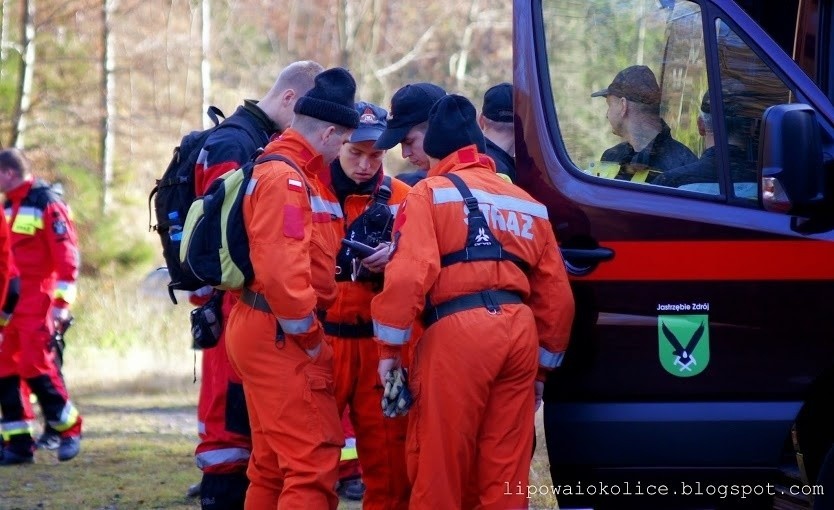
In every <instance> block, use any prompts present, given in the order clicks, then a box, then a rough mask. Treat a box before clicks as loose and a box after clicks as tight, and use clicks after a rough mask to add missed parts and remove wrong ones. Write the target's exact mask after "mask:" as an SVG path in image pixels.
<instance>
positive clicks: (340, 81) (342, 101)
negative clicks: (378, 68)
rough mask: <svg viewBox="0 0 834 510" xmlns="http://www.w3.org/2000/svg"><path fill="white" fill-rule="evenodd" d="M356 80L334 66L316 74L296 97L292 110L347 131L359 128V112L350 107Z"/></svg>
mask: <svg viewBox="0 0 834 510" xmlns="http://www.w3.org/2000/svg"><path fill="white" fill-rule="evenodd" d="M355 94H356V81H355V80H354V79H353V76H351V75H350V73H349V72H348V71H347V70H346V69H342V68H341V67H334V68H331V69H327V70H325V71H322V72H320V73H319V74H317V75H316V79H315V84H314V85H313V88H312V89H310V90H309V91H308V92H307V93H306V94H304V95H303V96H301V97H299V98H298V101H296V102H295V107H294V108H293V111H294V112H295V113H297V114H299V115H306V116H308V117H313V118H316V119H319V120H323V121H325V122H332V123H333V124H338V125H340V126H344V127H347V128H351V129H356V128H357V127H359V112H357V111H356V109H355V108H354V107H353V98H354V95H355Z"/></svg>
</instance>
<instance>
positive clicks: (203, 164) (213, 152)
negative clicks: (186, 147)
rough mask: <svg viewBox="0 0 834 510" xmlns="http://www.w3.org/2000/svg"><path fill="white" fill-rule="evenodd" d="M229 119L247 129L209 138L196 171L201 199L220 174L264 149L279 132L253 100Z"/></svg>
mask: <svg viewBox="0 0 834 510" xmlns="http://www.w3.org/2000/svg"><path fill="white" fill-rule="evenodd" d="M232 118H234V119H236V120H237V121H238V122H240V123H241V124H245V125H246V126H247V128H246V129H235V128H232V129H218V130H216V131H214V132H213V133H212V134H211V135H210V136H209V137H208V139H207V140H206V143H205V145H204V146H203V152H202V153H201V154H200V157H199V158H198V159H197V166H196V168H195V176H194V177H195V178H194V185H195V186H194V187H195V192H196V193H197V196H202V195H203V194H204V193H205V192H206V190H208V187H209V186H210V185H211V183H212V182H214V180H215V179H217V178H218V177H220V176H221V175H223V174H225V173H226V172H228V171H229V170H235V169H237V168H240V167H241V166H243V165H244V164H245V163H246V162H247V161H249V159H250V158H251V157H252V155H253V154H254V153H255V150H257V149H258V148H261V147H265V146H266V144H267V143H269V139H270V138H271V137H272V135H274V134H275V133H277V132H278V125H277V124H275V122H273V121H272V119H270V118H269V117H268V116H267V115H266V113H264V111H263V110H261V109H260V108H259V107H258V105H257V102H256V101H251V100H248V99H247V100H245V101H244V103H243V105H242V106H238V108H237V110H235V113H234V114H232V115H230V116H229V118H228V119H227V120H229V119H232ZM250 132H251V134H250ZM253 134H254V135H255V136H252V135H253Z"/></svg>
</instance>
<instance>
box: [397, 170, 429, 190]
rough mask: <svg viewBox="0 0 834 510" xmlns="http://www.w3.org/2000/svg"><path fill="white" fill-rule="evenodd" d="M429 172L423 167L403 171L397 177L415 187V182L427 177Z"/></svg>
mask: <svg viewBox="0 0 834 510" xmlns="http://www.w3.org/2000/svg"><path fill="white" fill-rule="evenodd" d="M428 173H429V171H428V170H424V169H422V168H421V169H420V170H415V171H413V172H403V173H401V174H397V176H396V178H397V179H399V180H401V181H403V182H404V183H406V184H408V185H409V186H412V187H413V186H414V185H415V184H417V183H418V182H420V181H422V180H423V179H425V178H426V174H428Z"/></svg>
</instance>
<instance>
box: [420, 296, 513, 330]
mask: <svg viewBox="0 0 834 510" xmlns="http://www.w3.org/2000/svg"><path fill="white" fill-rule="evenodd" d="M519 303H523V300H522V299H521V296H519V295H518V294H516V293H515V292H510V291H508V290H484V291H481V292H475V293H473V294H466V295H463V296H460V297H456V298H454V299H450V300H448V301H444V302H443V303H440V304H439V305H437V306H426V309H425V311H424V312H423V325H424V326H425V327H427V328H428V327H429V326H431V325H432V324H434V323H435V322H437V321H439V320H440V319H442V318H443V317H446V316H448V315H452V314H453V313H458V312H463V311H465V310H472V309H473V308H480V307H484V308H486V309H487V310H488V311H489V313H491V314H493V315H494V314H496V313H498V312H500V311H501V305H510V304H519Z"/></svg>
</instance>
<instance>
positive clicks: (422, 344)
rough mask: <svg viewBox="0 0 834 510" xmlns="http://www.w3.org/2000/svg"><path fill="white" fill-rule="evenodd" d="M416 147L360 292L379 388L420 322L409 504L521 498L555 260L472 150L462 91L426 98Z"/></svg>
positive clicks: (521, 204) (564, 333)
mask: <svg viewBox="0 0 834 510" xmlns="http://www.w3.org/2000/svg"><path fill="white" fill-rule="evenodd" d="M423 147H424V149H425V151H426V154H427V155H428V156H429V162H430V167H429V172H428V176H427V177H426V179H424V180H422V181H420V182H419V183H418V184H417V185H415V186H414V187H413V188H412V190H411V191H410V192H409V194H408V195H407V196H406V200H405V202H404V203H403V205H402V206H401V207H400V210H399V213H398V214H397V219H396V222H395V224H394V233H393V244H392V247H391V258H390V261H389V263H388V266H386V268H385V284H384V287H383V290H382V292H381V293H380V294H379V295H377V297H376V298H374V300H373V302H372V303H371V315H372V317H373V323H374V334H375V337H376V339H377V341H378V342H379V344H380V362H379V374H380V378H381V380H382V381H383V385H384V384H385V380H386V375H387V374H389V372H391V371H392V370H395V369H397V368H398V367H399V363H400V359H401V351H402V349H403V346H404V345H405V344H406V343H407V342H408V340H409V338H410V333H411V330H412V327H413V323H414V321H415V320H416V319H417V318H418V317H417V315H418V314H419V313H420V312H421V311H422V317H421V318H422V324H423V326H424V327H425V331H424V332H423V334H422V336H421V337H420V341H419V342H418V343H417V344H416V345H415V346H414V347H413V348H412V349H411V355H412V359H411V372H410V374H409V376H410V379H411V381H410V385H409V386H410V388H411V389H412V392H413V393H416V394H417V395H418V396H417V398H415V399H414V407H413V409H411V415H410V417H409V431H408V436H407V439H406V440H407V442H408V443H409V445H408V447H407V451H408V455H409V458H408V465H409V473H410V474H411V475H412V480H411V482H412V484H413V485H412V492H411V500H410V502H409V508H410V509H412V510H414V509H418V510H419V509H432V510H434V509H437V508H447V507H448V506H449V502H450V501H455V502H458V503H456V506H457V507H459V508H526V506H527V503H528V502H527V494H526V493H523V494H519V493H518V492H520V491H506V486H507V485H506V484H507V483H509V486H513V487H515V486H521V487H526V486H527V483H528V477H529V469H530V460H531V459H530V451H531V449H532V446H533V431H534V428H533V417H534V414H535V412H536V410H537V409H538V407H539V405H540V404H541V397H542V391H543V388H544V383H543V381H544V378H545V375H546V374H547V372H548V371H549V370H551V369H553V368H554V367H556V366H558V365H559V364H560V363H561V360H562V356H563V354H564V351H565V349H566V348H567V343H568V339H569V337H570V327H571V322H572V320H573V313H574V303H573V296H572V294H571V289H570V285H569V283H568V279H567V275H566V272H565V267H564V263H563V262H562V259H561V257H560V255H559V248H558V245H557V244H556V239H555V237H554V234H553V229H552V226H551V224H550V222H549V221H548V218H547V209H546V208H545V207H544V205H542V204H541V203H539V202H536V201H535V200H534V199H533V198H532V197H530V195H528V194H527V193H526V192H525V191H523V190H522V189H520V188H518V187H517V186H514V185H512V184H510V183H508V182H507V181H506V180H504V179H502V178H501V177H499V176H498V175H497V174H496V172H495V164H494V162H493V160H492V159H490V158H489V157H487V156H485V155H483V154H482V152H483V150H484V136H483V134H482V133H481V130H480V129H479V128H478V124H477V121H476V112H475V107H474V106H473V105H472V103H471V102H469V100H467V99H466V98H464V97H462V96H458V95H449V96H446V97H444V98H442V99H440V100H439V101H437V102H436V103H435V104H434V106H433V107H432V108H431V111H430V112H429V118H428V130H427V131H426V136H425V139H424V140H423ZM450 388H451V390H450ZM417 423H419V427H418V426H415V424H417ZM418 445H419V448H418V447H417V446H418ZM473 480H474V481H477V482H478V483H477V484H474V485H473V484H471V483H469V482H468V481H473ZM496 480H500V481H501V482H503V483H496V482H495V481H496Z"/></svg>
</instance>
